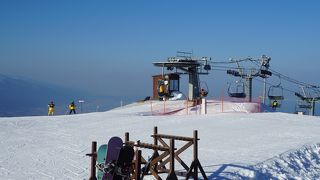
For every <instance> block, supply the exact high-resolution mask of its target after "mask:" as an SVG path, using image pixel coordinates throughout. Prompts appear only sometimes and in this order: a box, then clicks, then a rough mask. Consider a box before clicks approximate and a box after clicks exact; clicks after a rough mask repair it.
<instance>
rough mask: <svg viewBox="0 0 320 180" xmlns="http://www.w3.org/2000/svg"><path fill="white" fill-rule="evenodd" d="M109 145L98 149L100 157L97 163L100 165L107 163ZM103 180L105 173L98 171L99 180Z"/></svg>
mask: <svg viewBox="0 0 320 180" xmlns="http://www.w3.org/2000/svg"><path fill="white" fill-rule="evenodd" d="M107 148H108V146H107V144H102V145H101V146H100V147H99V149H98V157H97V162H98V164H104V163H105V161H106V154H107ZM102 178H103V171H101V170H99V169H98V170H97V180H102Z"/></svg>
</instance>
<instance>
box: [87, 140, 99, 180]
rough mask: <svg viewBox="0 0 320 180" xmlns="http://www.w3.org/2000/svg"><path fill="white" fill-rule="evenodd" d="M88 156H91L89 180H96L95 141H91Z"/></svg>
mask: <svg viewBox="0 0 320 180" xmlns="http://www.w3.org/2000/svg"><path fill="white" fill-rule="evenodd" d="M88 156H91V172H90V178H89V180H97V177H96V160H97V142H96V141H92V145H91V154H88Z"/></svg>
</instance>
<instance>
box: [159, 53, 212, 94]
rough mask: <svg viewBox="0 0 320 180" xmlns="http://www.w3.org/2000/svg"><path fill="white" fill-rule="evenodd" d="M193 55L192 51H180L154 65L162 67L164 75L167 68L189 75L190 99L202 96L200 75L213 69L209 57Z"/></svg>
mask: <svg viewBox="0 0 320 180" xmlns="http://www.w3.org/2000/svg"><path fill="white" fill-rule="evenodd" d="M192 56H193V53H191V52H181V51H178V52H177V56H176V57H169V58H168V59H167V61H165V62H153V65H154V66H157V67H161V68H162V75H164V70H165V68H166V69H167V70H170V71H173V70H174V69H175V70H176V73H177V74H187V75H189V93H188V98H189V100H194V99H196V98H198V97H200V81H199V75H208V74H209V72H208V71H209V70H211V66H210V65H209V64H208V58H207V57H202V58H201V59H197V58H193V57H192Z"/></svg>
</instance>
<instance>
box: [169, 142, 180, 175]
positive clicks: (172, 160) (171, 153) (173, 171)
mask: <svg viewBox="0 0 320 180" xmlns="http://www.w3.org/2000/svg"><path fill="white" fill-rule="evenodd" d="M167 179H169V180H178V177H177V175H176V173H175V170H174V139H173V138H171V139H170V170H169V175H168V177H167Z"/></svg>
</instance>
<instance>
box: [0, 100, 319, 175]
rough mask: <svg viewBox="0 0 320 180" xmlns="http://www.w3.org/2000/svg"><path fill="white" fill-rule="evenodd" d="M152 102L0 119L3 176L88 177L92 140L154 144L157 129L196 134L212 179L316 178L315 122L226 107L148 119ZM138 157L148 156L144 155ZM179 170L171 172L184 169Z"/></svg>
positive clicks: (202, 160) (315, 119)
mask: <svg viewBox="0 0 320 180" xmlns="http://www.w3.org/2000/svg"><path fill="white" fill-rule="evenodd" d="M157 103H161V102H153V104H154V106H153V108H156V107H157ZM150 104H151V103H150V102H145V103H134V104H131V105H128V106H124V107H121V108H117V109H114V110H111V111H107V112H98V113H89V114H78V115H65V116H49V117H48V116H38V117H19V118H0V129H1V131H0V145H1V148H0V179H88V177H89V172H90V168H89V167H90V158H89V157H87V156H85V154H86V153H90V151H91V142H92V141H97V143H98V145H101V144H104V143H107V141H108V140H109V139H110V138H111V137H112V136H119V137H122V138H124V134H125V133H126V132H129V133H130V140H132V141H137V140H141V142H146V143H152V142H153V139H152V138H151V137H150V135H151V134H152V133H153V127H154V126H157V127H158V131H159V133H161V134H169V135H178V136H187V137H192V135H193V131H194V130H198V136H199V138H200V140H199V160H200V163H201V164H202V166H203V168H204V170H205V172H206V174H207V176H208V178H209V179H224V178H227V179H251V178H252V179H270V178H271V179H272V178H275V179H319V178H320V155H319V150H320V144H319V143H320V133H319V132H320V118H319V117H311V116H302V115H294V114H285V113H239V112H232V111H228V110H226V111H227V112H228V113H226V112H224V113H221V112H216V113H208V114H207V115H200V113H191V111H192V110H191V109H189V110H190V112H189V113H188V114H187V112H186V113H181V112H182V111H186V110H185V109H183V106H181V111H180V113H177V114H174V115H159V114H158V115H156V116H155V115H153V116H152V114H153V113H151V112H150V111H151V106H150ZM158 105H159V104H158ZM161 106H162V105H161ZM161 106H160V105H159V107H161ZM179 108H180V107H179ZM179 108H178V109H179ZM153 111H156V110H153ZM159 111H160V110H159ZM177 146H179V144H177ZM143 155H144V156H146V157H147V156H150V155H151V151H148V150H143ZM192 158H193V155H192V148H191V149H190V150H187V151H185V152H184V153H182V154H181V159H183V160H184V161H185V162H186V163H187V164H188V165H190V164H191V162H192ZM176 165H177V167H176V170H182V169H183V168H182V167H181V166H179V164H178V163H176ZM199 177H200V178H202V177H201V174H199ZM147 178H148V179H153V178H152V177H147Z"/></svg>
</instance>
